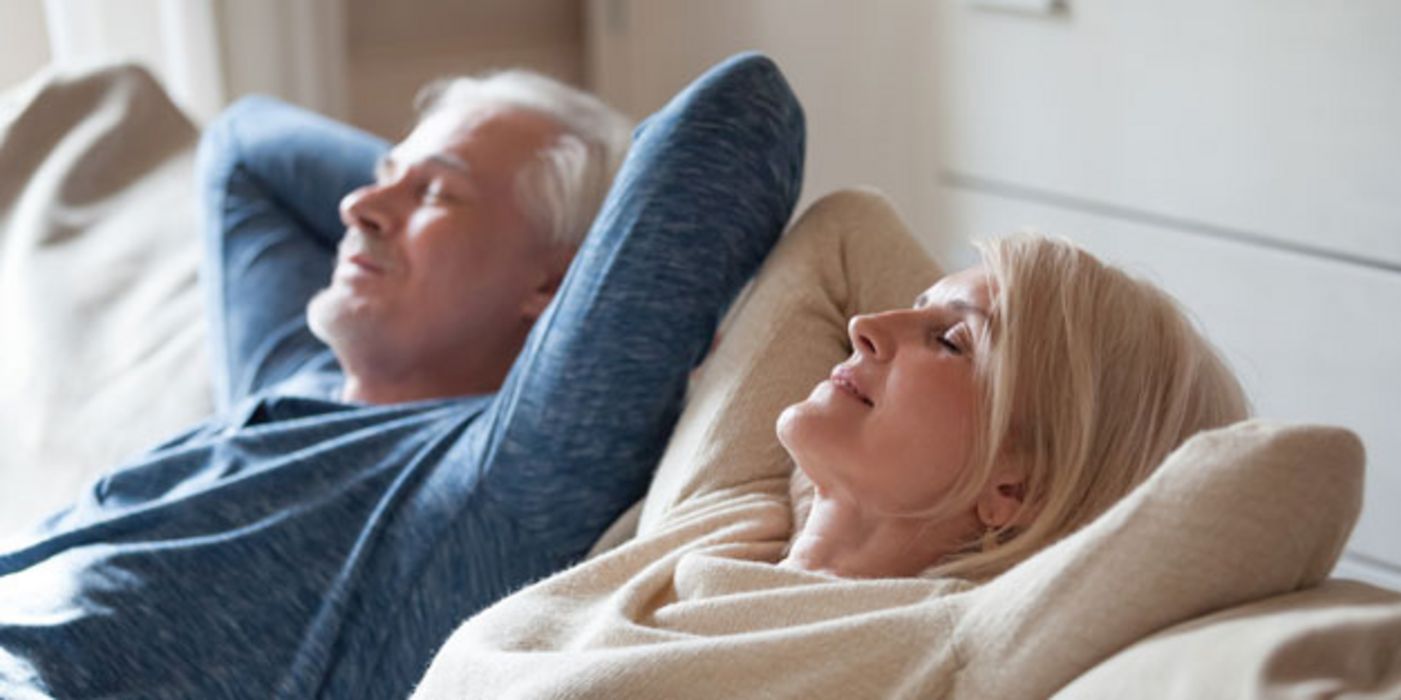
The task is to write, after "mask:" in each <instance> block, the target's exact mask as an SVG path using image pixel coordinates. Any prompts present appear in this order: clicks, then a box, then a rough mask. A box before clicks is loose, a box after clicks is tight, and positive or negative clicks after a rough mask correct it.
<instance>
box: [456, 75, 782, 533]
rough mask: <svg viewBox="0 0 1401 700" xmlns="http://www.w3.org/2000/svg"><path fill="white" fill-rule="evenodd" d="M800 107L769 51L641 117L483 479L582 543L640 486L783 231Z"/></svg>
mask: <svg viewBox="0 0 1401 700" xmlns="http://www.w3.org/2000/svg"><path fill="white" fill-rule="evenodd" d="M803 149H804V121H803V114H802V110H801V108H800V107H799V105H798V102H797V99H796V98H795V97H794V95H793V94H792V92H791V91H790V89H789V87H788V85H787V83H786V82H785V80H784V78H783V76H782V74H781V73H780V72H779V70H778V68H777V67H776V66H775V65H774V64H773V62H772V61H770V60H769V59H767V58H765V57H762V56H758V55H754V54H743V55H740V56H736V57H734V58H731V59H729V60H728V61H726V62H724V63H722V64H720V65H718V66H716V67H714V68H712V69H711V70H710V71H709V72H707V73H706V74H705V75H703V76H701V77H700V78H699V79H697V80H696V81H695V82H694V83H693V84H691V85H690V86H689V87H688V88H686V89H685V90H684V91H682V92H681V93H680V94H679V95H677V96H676V97H675V98H674V99H673V100H672V101H671V102H670V103H669V104H668V105H666V106H665V107H664V108H663V109H662V110H661V111H660V112H658V113H657V114H655V115H653V116H652V117H651V118H649V119H648V120H646V121H645V122H644V123H643V124H642V125H641V126H639V128H638V131H637V133H636V134H635V138H634V143H633V147H632V149H631V152H630V153H629V156H628V158H627V160H626V161H625V163H624V164H623V167H622V169H621V171H620V172H619V174H618V176H617V179H616V180H615V182H614V184H613V188H612V190H611V191H610V193H609V196H608V198H607V200H606V201H605V203H604V205H603V208H602V210H601V212H600V214H599V216H598V218H597V219H596V221H595V222H594V225H593V228H592V229H591V231H590V233H589V236H588V238H587V240H586V241H585V243H584V245H583V247H582V248H581V250H580V251H579V254H578V255H577V256H576V258H575V260H574V263H573V265H572V267H571V269H570V271H569V273H568V274H567V275H566V277H565V280H564V282H563V284H562V285H561V288H560V291H559V292H558V294H557V295H556V298H555V300H554V301H553V302H552V304H551V306H550V308H549V309H547V310H546V312H545V313H544V314H543V315H542V317H541V318H540V320H539V321H538V322H537V324H536V327H535V328H534V329H533V330H532V332H531V335H530V337H529V339H528V340H527V342H526V347H525V350H524V351H523V352H522V354H521V356H520V357H519V358H518V359H517V361H516V364H515V366H514V367H513V368H512V371H511V373H510V375H509V376H508V377H507V379H506V382H505V384H504V385H503V387H502V389H501V391H500V393H499V395H498V397H497V400H496V401H495V403H494V404H493V407H492V408H491V409H489V410H488V412H487V413H486V415H484V416H483V418H482V424H483V425H484V426H485V428H484V430H485V431H486V433H485V435H484V449H483V451H482V453H481V454H480V456H479V457H478V459H479V460H480V461H479V466H480V468H481V469H482V472H481V478H482V479H483V480H484V481H483V483H482V484H481V486H482V488H485V489H487V490H488V493H490V494H492V497H493V498H494V499H496V500H497V501H498V502H499V503H501V504H502V505H503V508H505V509H506V511H507V512H509V513H511V514H512V516H513V517H514V518H515V519H516V520H517V522H518V524H519V525H520V527H521V529H522V531H523V532H525V533H530V534H533V535H534V536H536V537H537V538H539V540H540V541H541V542H542V543H543V546H545V547H547V548H551V549H553V551H556V552H565V553H566V554H567V555H569V556H577V555H580V554H582V553H583V552H584V551H586V550H587V549H588V547H589V545H590V544H591V543H592V540H593V539H594V538H595V537H597V535H598V533H600V532H601V531H602V530H603V528H604V527H605V526H606V525H607V524H608V523H609V522H610V521H611V520H612V519H613V518H614V517H616V516H617V514H618V513H620V512H621V511H622V510H623V509H624V508H626V507H627V506H628V505H630V504H631V503H632V502H633V501H635V500H636V499H638V498H639V497H641V495H642V492H643V490H644V488H645V486H646V485H647V482H648V480H649V478H650V476H651V474H652V471H653V469H654V467H655V465H656V463H657V460H658V458H659V457H660V455H661V452H662V449H663V448H664V446H665V444H666V441H667V438H668V437H669V435H670V433H671V430H672V426H673V424H674V422H675V419H676V416H677V414H678V412H679V409H680V405H681V401H682V398H683V394H684V391H685V387H686V383H687V378H688V375H689V373H690V371H691V369H692V368H693V367H694V366H695V365H696V364H697V363H698V362H699V361H700V360H701V358H702V357H704V355H705V353H706V351H707V349H708V348H709V346H710V343H711V338H712V336H713V333H714V330H715V326H716V323H717V321H718V319H719V318H720V317H721V315H722V314H723V313H724V312H725V309H726V307H727V306H728V304H729V303H730V302H731V300H732V299H733V297H734V295H735V294H736V293H737V292H738V291H739V289H740V288H741V287H742V286H743V285H744V283H745V282H746V280H748V279H749V277H750V276H751V275H752V274H753V272H754V271H755V269H757V268H758V266H759V264H760V262H761V261H762V260H763V259H764V257H765V255H766V254H767V253H768V252H769V250H770V248H771V247H772V246H773V245H774V243H775V241H776V240H777V239H778V237H779V234H780V233H781V232H782V229H783V227H784V225H785V224H786V223H787V221H788V217H789V216H790V214H791V213H792V210H793V206H794V204H795V202H796V200H797V197H798V192H799V189H800V186H801V180H802V164H803Z"/></svg>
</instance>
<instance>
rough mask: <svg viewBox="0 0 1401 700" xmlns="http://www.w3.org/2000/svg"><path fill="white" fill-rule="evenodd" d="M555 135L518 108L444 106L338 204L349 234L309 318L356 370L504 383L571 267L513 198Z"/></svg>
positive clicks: (553, 127) (539, 118)
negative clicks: (524, 172)
mask: <svg viewBox="0 0 1401 700" xmlns="http://www.w3.org/2000/svg"><path fill="white" fill-rule="evenodd" d="M557 134H558V126H557V125H556V124H555V123H554V122H552V121H551V120H549V119H548V118H546V117H543V116H540V115H537V114H534V113H530V112H525V111H520V110H516V109H511V108H509V107H488V108H485V109H478V110H475V111H473V112H471V113H470V114H467V115H465V116H464V115H463V114H461V113H455V112H451V111H440V112H437V113H435V114H433V115H431V116H429V117H428V118H427V119H425V120H424V121H423V122H422V123H421V124H420V125H419V126H418V127H417V128H415V129H414V131H413V133H411V134H410V135H409V137H408V138H407V139H405V140H404V141H403V142H402V143H400V144H398V145H397V146H395V147H394V149H393V150H392V151H391V152H390V153H389V154H388V155H387V156H386V157H385V158H384V159H383V160H382V161H381V162H380V164H379V166H378V168H377V172H376V179H375V182H374V184H371V185H367V186H365V187H362V188H360V189H357V190H355V191H353V192H351V193H350V194H348V195H346V197H345V198H344V199H343V200H341V207H340V210H341V219H342V220H343V221H344V222H345V225H346V228H347V231H346V235H345V238H344V239H343V240H342V241H341V244H340V249H339V252H338V255H337V259H336V268H335V272H334V274H333V275H332V278H331V283H330V285H329V286H328V287H327V288H326V289H324V290H322V291H321V292H320V293H318V294H317V295H316V297H315V298H313V299H312V301H311V304H310V305H309V306H308V320H309V322H310V325H311V328H312V330H313V332H315V333H316V334H317V336H319V337H321V338H322V339H323V340H325V341H326V342H327V343H328V344H329V345H330V346H331V347H332V349H333V350H335V352H336V355H337V356H338V357H339V358H340V359H341V362H342V364H343V365H345V367H346V370H347V372H348V373H352V374H361V375H365V374H370V375H376V376H378V377H381V378H390V379H395V378H403V377H408V376H409V375H422V376H432V375H436V374H441V373H442V372H447V373H449V374H454V373H455V374H462V373H470V372H475V373H477V374H479V375H503V376H504V373H505V371H506V368H508V367H509V366H510V363H511V361H512V359H513V358H514V356H515V354H516V352H517V350H518V349H519V344H520V342H521V340H522V339H523V337H524V334H525V332H526V331H528V329H529V327H530V324H531V323H532V322H533V321H534V319H535V317H536V316H537V315H538V314H539V313H540V312H541V311H542V310H543V308H544V306H545V304H546V303H547V302H548V301H549V297H550V296H551V294H552V293H553V289H554V286H553V285H554V282H555V281H557V277H558V275H559V274H562V272H563V268H564V267H565V266H567V264H568V253H567V252H565V251H561V250H560V249H559V248H558V247H557V246H553V245H551V244H550V243H549V242H548V241H547V240H546V237H545V235H544V234H543V233H542V232H537V231H535V230H533V229H532V227H531V226H530V225H529V223H528V222H527V220H526V218H525V216H524V215H523V213H522V212H521V210H520V209H519V207H518V206H517V203H516V198H515V194H514V192H515V181H516V176H517V174H518V173H519V172H520V171H521V168H522V166H524V165H526V164H527V163H529V162H531V161H532V160H533V159H534V157H535V156H536V154H537V153H538V152H539V151H540V149H541V148H542V147H544V146H546V145H548V144H550V143H552V142H553V140H554V139H555V137H556V136H557ZM552 278H555V279H553V280H552ZM500 378H501V377H500V376H495V377H494V379H495V381H496V382H499V381H500ZM492 388H495V385H494V384H491V385H489V386H483V387H481V390H489V389H492Z"/></svg>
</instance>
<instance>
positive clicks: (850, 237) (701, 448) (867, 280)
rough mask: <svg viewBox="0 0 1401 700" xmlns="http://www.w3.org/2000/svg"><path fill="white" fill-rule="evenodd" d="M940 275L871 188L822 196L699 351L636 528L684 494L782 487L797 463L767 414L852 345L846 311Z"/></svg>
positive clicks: (904, 298)
mask: <svg viewBox="0 0 1401 700" xmlns="http://www.w3.org/2000/svg"><path fill="white" fill-rule="evenodd" d="M938 277H939V269H938V267H937V266H936V265H935V264H934V263H933V261H932V260H930V259H929V256H928V255H927V254H926V253H925V252H924V250H923V248H921V247H920V245H919V244H918V243H916V242H915V241H914V239H912V238H911V237H910V236H909V234H908V232H907V231H906V229H905V225H904V224H903V223H902V222H901V221H900V217H899V215H898V214H896V212H895V210H894V208H893V207H892V206H891V205H890V203H889V202H888V201H887V200H886V199H885V198H884V197H882V196H881V195H879V194H877V193H875V192H872V191H843V192H838V193H835V194H831V195H828V196H826V197H824V198H822V199H821V200H818V201H817V202H816V203H814V204H813V205H812V207H811V208H809V209H808V211H807V212H806V213H804V215H803V216H802V218H801V219H799V221H798V223H797V224H795V225H794V227H793V230H792V231H791V232H790V233H789V234H788V235H787V236H785V237H784V240H783V241H782V242H780V243H779V245H778V247H777V248H776V249H775V250H774V252H773V255H771V256H770V257H769V259H768V261H767V262H765V264H764V267H763V269H762V270H761V271H760V273H759V276H758V278H757V279H756V280H755V283H754V288H753V289H752V291H751V292H750V293H749V294H748V296H747V297H746V300H745V302H744V305H743V306H742V307H740V308H739V309H737V311H736V314H735V317H734V319H733V321H732V323H731V325H730V327H729V328H728V329H727V330H726V332H725V337H724V339H723V340H722V342H721V343H720V345H719V347H717V348H716V351H715V354H714V355H713V356H712V357H711V359H710V360H708V361H707V362H706V365H705V367H704V368H703V369H702V371H701V374H700V376H698V377H697V381H696V383H695V384H694V385H693V386H692V391H691V397H690V400H689V402H688V404H687V407H686V412H685V413H684V414H683V415H682V417H681V420H680V422H679V423H678V424H677V429H676V433H675V435H674V436H673V438H672V440H671V444H670V445H669V446H668V448H667V452H666V456H665V457H664V458H663V459H662V463H661V466H660V467H659V468H658V472H657V476H656V478H655V479H654V481H653V484H652V487H651V490H650V491H649V493H648V495H647V501H646V504H645V506H644V508H643V512H642V517H641V521H640V524H639V534H644V533H646V532H648V531H651V530H652V529H654V528H656V527H658V526H659V525H660V524H661V523H662V522H663V521H664V520H666V519H667V518H668V517H670V516H671V515H673V514H674V512H675V510H676V509H677V508H678V507H680V506H681V505H682V504H683V503H685V502H687V501H688V500H693V499H697V498H698V497H700V496H703V495H705V494H708V493H715V492H719V491H723V490H725V489H731V488H735V487H745V488H758V487H759V486H758V482H762V481H765V480H768V482H769V483H768V484H767V485H766V486H765V487H764V488H767V489H769V490H772V491H773V492H776V493H779V494H782V493H785V492H786V490H787V488H788V479H789V476H790V474H791V473H792V469H793V465H792V462H791V460H790V459H789V457H788V454H787V453H786V452H785V451H784V449H783V447H782V446H781V445H780V444H779V443H778V438H777V437H776V435H775V432H774V424H775V422H776V421H777V419H778V415H779V413H780V412H782V411H783V409H784V408H786V407H787V406H789V405H790V404H793V403H795V402H797V401H800V400H802V399H803V398H804V397H806V396H807V395H808V393H810V392H811V391H812V390H813V387H815V386H816V385H817V383H818V382H819V381H821V380H822V379H823V378H825V377H827V376H828V374H829V373H830V372H831V370H832V367H833V366H834V365H836V364H837V363H838V362H841V361H842V360H843V359H845V358H846V357H847V356H848V355H849V354H850V353H851V345H850V342H849V340H848V337H847V331H846V326H847V320H848V319H849V318H851V317H852V316H853V315H855V314H859V313H867V312H871V311H878V310H883V309H889V308H895V307H900V306H908V305H909V304H910V303H911V302H912V301H913V300H914V298H915V295H917V294H919V292H920V291H922V290H923V289H924V288H925V287H927V286H928V285H929V284H930V283H932V282H933V281H934V280H935V279H937V278H938Z"/></svg>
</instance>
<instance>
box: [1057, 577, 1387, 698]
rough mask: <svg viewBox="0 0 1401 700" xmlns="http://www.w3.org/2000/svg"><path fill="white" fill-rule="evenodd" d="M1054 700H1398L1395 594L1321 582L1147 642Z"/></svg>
mask: <svg viewBox="0 0 1401 700" xmlns="http://www.w3.org/2000/svg"><path fill="white" fill-rule="evenodd" d="M1056 697H1057V698H1060V699H1061V700H1077V699H1081V698H1083V699H1085V700H1092V699H1096V698H1123V697H1133V698H1143V699H1144V700H1157V699H1159V698H1162V699H1164V700H1167V699H1169V698H1176V699H1180V700H1195V699H1196V698H1213V697H1215V698H1262V697H1263V698H1322V697H1330V698H1332V697H1346V698H1355V699H1357V700H1362V699H1363V698H1376V699H1378V700H1380V699H1381V698H1397V697H1401V594H1397V593H1396V592H1394V591H1387V590H1383V589H1380V588H1377V587H1375V586H1369V585H1366V584H1363V583H1358V582H1356V581H1344V580H1340V579H1330V580H1328V581H1325V582H1323V583H1322V584H1321V585H1319V586H1318V587H1316V588H1310V589H1307V590H1304V591H1300V592H1298V593H1292V594H1287V595H1280V596H1275V597H1272V598H1267V599H1265V600H1261V601H1258V602H1253V603H1248V604H1246V605H1241V606H1237V607H1234V608H1231V609H1229V610H1225V611H1223V612H1220V613H1216V614H1214V615H1209V616H1206V617H1202V618H1198V619H1195V620H1192V621H1190V622H1186V623H1183V624H1181V625H1177V626H1175V627H1172V628H1170V629H1168V630H1165V631H1163V632H1160V633H1158V634H1155V635H1153V636H1151V637H1149V638H1147V639H1144V640H1143V641H1140V642H1138V643H1137V644H1134V645H1133V646H1130V647H1129V648H1128V649H1125V650H1124V651H1122V652H1120V653H1118V654H1116V655H1114V656H1113V657H1111V658H1110V659H1109V660H1107V661H1105V662H1104V663H1101V664H1100V665H1098V666H1096V667H1094V668H1093V669H1091V670H1090V671H1089V672H1087V673H1085V674H1083V675H1081V676H1080V677H1079V678H1077V679H1075V681H1074V682H1072V683H1071V684H1070V685H1068V686H1066V687H1065V688H1064V689H1062V690H1061V692H1059V693H1057V694H1056Z"/></svg>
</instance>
